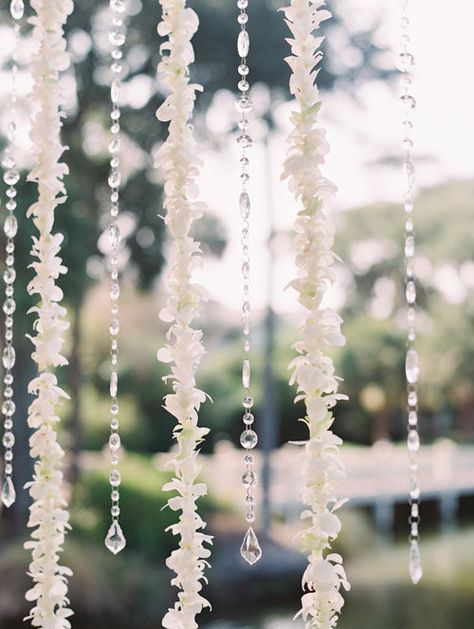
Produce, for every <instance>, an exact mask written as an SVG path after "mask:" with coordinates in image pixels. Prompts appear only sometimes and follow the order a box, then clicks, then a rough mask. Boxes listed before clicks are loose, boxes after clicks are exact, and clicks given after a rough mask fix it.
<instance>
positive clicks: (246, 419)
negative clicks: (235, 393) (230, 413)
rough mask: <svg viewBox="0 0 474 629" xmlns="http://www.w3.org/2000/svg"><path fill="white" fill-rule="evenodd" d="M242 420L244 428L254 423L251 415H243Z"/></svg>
mask: <svg viewBox="0 0 474 629" xmlns="http://www.w3.org/2000/svg"><path fill="white" fill-rule="evenodd" d="M242 420H243V422H244V424H245V425H246V426H251V425H252V424H253V422H254V421H255V417H254V416H253V415H252V413H245V415H244V416H243V417H242Z"/></svg>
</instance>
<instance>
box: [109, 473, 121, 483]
mask: <svg viewBox="0 0 474 629" xmlns="http://www.w3.org/2000/svg"><path fill="white" fill-rule="evenodd" d="M109 482H110V484H111V485H112V487H118V486H119V485H120V483H121V482H122V476H121V474H120V471H119V470H112V471H111V472H110V474H109Z"/></svg>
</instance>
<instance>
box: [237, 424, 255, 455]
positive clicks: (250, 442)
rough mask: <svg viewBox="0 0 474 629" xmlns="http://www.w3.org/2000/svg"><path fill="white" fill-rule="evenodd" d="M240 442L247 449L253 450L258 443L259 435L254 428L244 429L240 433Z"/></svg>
mask: <svg viewBox="0 0 474 629" xmlns="http://www.w3.org/2000/svg"><path fill="white" fill-rule="evenodd" d="M240 443H241V445H242V447H243V448H245V449H246V450H252V448H255V446H256V445H257V443H258V436H257V433H256V432H255V431H254V430H249V429H247V430H244V431H243V433H242V434H241V435H240Z"/></svg>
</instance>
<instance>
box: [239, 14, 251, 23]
mask: <svg viewBox="0 0 474 629" xmlns="http://www.w3.org/2000/svg"><path fill="white" fill-rule="evenodd" d="M248 21H249V16H248V15H247V14H246V13H240V14H239V15H238V16H237V22H238V23H239V24H247V22H248Z"/></svg>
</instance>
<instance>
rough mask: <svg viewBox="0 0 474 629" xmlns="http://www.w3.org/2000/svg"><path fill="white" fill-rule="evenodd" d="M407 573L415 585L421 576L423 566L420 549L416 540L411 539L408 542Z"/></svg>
mask: <svg viewBox="0 0 474 629" xmlns="http://www.w3.org/2000/svg"><path fill="white" fill-rule="evenodd" d="M409 573H410V578H411V580H412V583H413V584H414V585H416V584H417V583H418V582H419V581H420V579H421V578H422V576H423V567H422V565H421V556H420V549H419V547H418V542H417V541H416V540H413V541H412V542H411V544H410V563H409Z"/></svg>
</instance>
